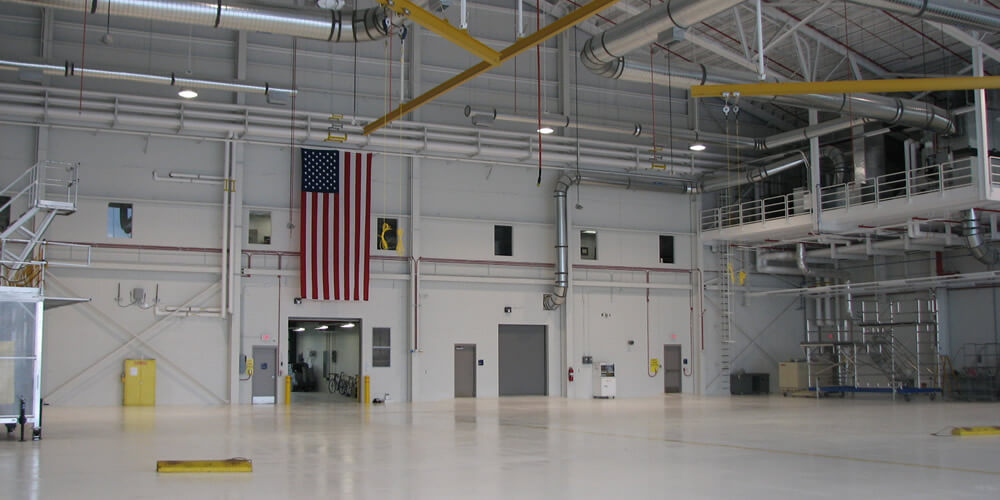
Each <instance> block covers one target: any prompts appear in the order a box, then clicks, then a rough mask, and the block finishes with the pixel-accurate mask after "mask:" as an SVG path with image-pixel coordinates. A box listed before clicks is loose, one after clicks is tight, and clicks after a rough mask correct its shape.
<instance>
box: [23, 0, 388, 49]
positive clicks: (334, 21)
mask: <svg viewBox="0 0 1000 500" xmlns="http://www.w3.org/2000/svg"><path fill="white" fill-rule="evenodd" d="M4 1H7V2H11V3H19V4H24V5H32V6H35V7H43V8H55V9H65V10H72V11H76V12H79V11H80V0H4ZM85 4H87V6H88V7H89V9H90V13H91V14H95V13H97V12H109V10H108V9H110V12H112V13H113V14H114V15H116V16H123V17H132V18H136V19H149V20H154V21H167V22H174V23H182V24H192V25H196V26H208V27H211V28H225V29H231V30H241V31H257V32H262V33H274V34H277V35H289V36H297V37H302V38H312V39H315V40H326V41H330V42H364V41H369V40H378V39H382V38H385V37H386V36H388V33H389V21H388V17H387V16H386V11H385V9H384V8H382V7H371V8H368V9H362V10H356V11H350V10H341V11H334V10H320V9H313V10H308V11H306V10H288V9H276V8H271V7H258V6H250V5H238V4H228V5H226V4H223V0H217V1H213V2H204V1H203V2H192V1H184V0H89V1H87V2H85Z"/></svg>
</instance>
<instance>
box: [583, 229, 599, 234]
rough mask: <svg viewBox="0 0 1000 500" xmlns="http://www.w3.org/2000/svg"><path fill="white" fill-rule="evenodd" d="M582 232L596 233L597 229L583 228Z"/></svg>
mask: <svg viewBox="0 0 1000 500" xmlns="http://www.w3.org/2000/svg"><path fill="white" fill-rule="evenodd" d="M583 234H597V231H594V230H593V229H584V230H583Z"/></svg>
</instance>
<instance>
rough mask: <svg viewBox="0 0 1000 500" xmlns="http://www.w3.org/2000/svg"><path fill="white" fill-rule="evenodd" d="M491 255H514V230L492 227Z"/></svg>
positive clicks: (507, 227)
mask: <svg viewBox="0 0 1000 500" xmlns="http://www.w3.org/2000/svg"><path fill="white" fill-rule="evenodd" d="M493 255H504V256H508V257H509V256H512V255H514V228H513V227H511V226H493Z"/></svg>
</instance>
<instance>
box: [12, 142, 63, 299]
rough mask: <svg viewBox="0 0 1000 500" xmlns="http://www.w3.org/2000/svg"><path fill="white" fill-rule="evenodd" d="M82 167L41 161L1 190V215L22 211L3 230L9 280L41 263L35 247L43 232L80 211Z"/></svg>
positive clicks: (40, 240)
mask: <svg viewBox="0 0 1000 500" xmlns="http://www.w3.org/2000/svg"><path fill="white" fill-rule="evenodd" d="M78 168H79V164H76V163H66V162H57V161H41V162H38V163H36V164H34V165H32V166H31V167H30V168H28V169H27V170H26V171H25V172H24V173H23V174H21V175H20V176H19V177H18V178H17V179H15V180H14V181H13V182H11V183H10V184H9V185H7V186H6V187H5V188H4V189H3V190H2V191H0V196H2V197H3V198H2V199H0V203H2V205H0V214H14V213H20V215H18V216H17V217H16V218H13V220H12V221H11V223H10V225H8V226H7V227H5V228H2V230H0V264H3V271H4V278H5V280H9V279H10V275H11V274H10V273H15V272H17V271H19V270H21V269H22V268H24V267H25V266H28V265H32V264H41V262H39V261H37V260H36V258H35V257H36V255H35V250H36V248H38V245H39V244H40V243H41V242H42V241H43V240H42V235H43V234H45V231H46V230H47V229H48V228H49V226H50V225H51V224H52V221H53V220H54V219H55V218H56V216H59V215H69V214H72V213H74V212H76V208H77V188H78V184H79V180H80V179H79V172H78ZM11 284H13V283H11Z"/></svg>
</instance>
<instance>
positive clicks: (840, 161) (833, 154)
mask: <svg viewBox="0 0 1000 500" xmlns="http://www.w3.org/2000/svg"><path fill="white" fill-rule="evenodd" d="M819 154H820V156H822V157H823V158H826V159H828V160H830V166H829V167H828V168H827V172H830V174H831V178H832V179H833V182H832V183H831V184H833V185H836V184H843V183H845V182H847V181H848V179H847V173H848V172H850V170H851V167H850V166H849V165H848V163H847V160H845V159H844V152H843V151H841V150H840V148H838V147H836V146H825V147H823V149H820V150H819Z"/></svg>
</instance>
